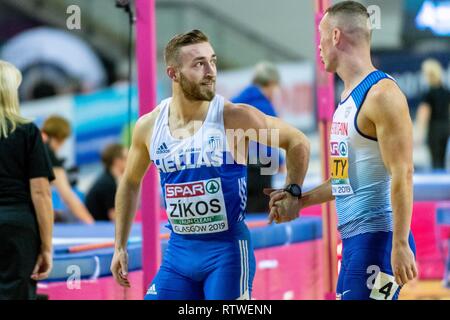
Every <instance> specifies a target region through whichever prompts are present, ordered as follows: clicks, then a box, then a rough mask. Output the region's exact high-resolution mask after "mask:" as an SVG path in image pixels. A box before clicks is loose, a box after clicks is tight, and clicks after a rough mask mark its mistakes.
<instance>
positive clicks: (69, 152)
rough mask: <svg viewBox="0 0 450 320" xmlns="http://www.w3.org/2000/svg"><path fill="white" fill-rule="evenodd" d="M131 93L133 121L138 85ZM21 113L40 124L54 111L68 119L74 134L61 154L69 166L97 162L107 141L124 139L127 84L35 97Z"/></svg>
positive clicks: (126, 116) (136, 110)
mask: <svg viewBox="0 0 450 320" xmlns="http://www.w3.org/2000/svg"><path fill="white" fill-rule="evenodd" d="M132 94H133V103H132V112H131V120H132V122H134V121H136V119H137V115H138V109H137V89H136V88H135V87H133V89H132ZM21 112H22V115H23V116H25V117H28V118H30V119H33V120H34V121H35V123H36V124H37V125H38V126H39V127H41V125H42V123H43V121H44V120H45V119H46V118H47V117H48V116H50V115H53V114H58V115H61V116H63V117H65V118H67V120H69V121H70V123H71V126H72V131H73V134H72V136H71V137H70V139H69V141H68V143H66V144H65V145H64V148H63V150H61V151H60V152H59V156H61V157H64V158H66V159H67V162H66V164H67V165H69V166H70V165H73V164H76V165H84V164H90V163H95V162H99V161H100V153H101V151H102V150H103V148H104V147H105V146H106V145H107V144H109V143H111V142H123V141H122V137H123V131H124V130H126V128H127V126H128V86H127V85H120V86H116V87H112V88H108V89H105V90H102V91H98V92H96V93H93V94H87V95H78V96H63V97H55V98H48V99H41V100H35V101H32V102H27V103H24V104H22V106H21ZM74 162H75V163H74Z"/></svg>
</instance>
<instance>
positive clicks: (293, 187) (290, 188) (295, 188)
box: [283, 183, 302, 199]
mask: <svg viewBox="0 0 450 320" xmlns="http://www.w3.org/2000/svg"><path fill="white" fill-rule="evenodd" d="M283 190H284V191H286V192H288V193H289V194H291V195H292V196H294V197H297V198H298V199H301V197H302V187H300V186H299V185H298V184H295V183H292V184H288V185H287V186H286V187H285V188H284V189H283Z"/></svg>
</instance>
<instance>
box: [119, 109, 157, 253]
mask: <svg viewBox="0 0 450 320" xmlns="http://www.w3.org/2000/svg"><path fill="white" fill-rule="evenodd" d="M152 126H153V117H152V114H149V115H147V116H144V117H142V118H141V119H139V121H138V122H137V123H136V127H135V129H134V132H133V138H132V143H131V148H130V151H129V153H128V158H127V164H126V168H125V172H124V175H123V177H122V178H121V179H120V182H119V186H118V188H117V193H116V200H115V220H116V243H115V246H116V250H126V247H127V241H128V237H129V234H130V229H131V225H132V223H133V218H134V215H135V212H136V207H137V201H138V195H139V189H140V185H141V181H142V178H143V177H144V175H145V172H146V171H147V168H148V166H149V165H150V155H149V151H148V147H147V144H146V142H147V141H148V139H149V135H150V132H151V130H152Z"/></svg>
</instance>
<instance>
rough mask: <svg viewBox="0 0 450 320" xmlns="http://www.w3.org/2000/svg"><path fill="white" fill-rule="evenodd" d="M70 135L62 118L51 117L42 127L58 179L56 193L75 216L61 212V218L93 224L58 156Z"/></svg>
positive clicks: (43, 137) (67, 126) (64, 220)
mask: <svg viewBox="0 0 450 320" xmlns="http://www.w3.org/2000/svg"><path fill="white" fill-rule="evenodd" d="M70 134H71V128H70V124H69V122H68V121H67V120H66V119H64V118H63V117H60V116H51V117H49V118H47V119H46V120H45V122H44V124H43V126H42V139H43V140H44V143H45V145H46V146H47V150H48V153H49V156H50V161H51V163H52V166H53V171H54V173H55V177H56V179H55V181H54V182H53V185H54V186H55V187H56V191H57V193H58V195H59V196H60V197H61V199H62V201H63V202H64V204H65V205H66V206H67V208H68V209H69V210H70V213H71V214H72V215H73V216H71V215H67V212H60V214H62V217H59V218H60V219H61V220H62V221H63V222H73V221H74V218H76V219H77V220H80V221H81V222H84V223H93V222H94V218H93V217H92V215H91V214H90V213H89V211H88V210H87V209H86V207H85V206H84V204H83V202H82V201H81V200H80V198H79V197H78V196H77V195H76V194H75V192H74V190H73V189H72V187H71V185H70V182H69V179H68V177H67V173H66V170H65V169H64V166H63V164H64V161H63V160H61V159H59V158H58V157H57V156H56V153H57V152H58V150H59V149H60V148H61V147H62V146H63V144H64V142H65V141H66V140H67V138H68V137H69V136H70ZM75 221H76V220H75Z"/></svg>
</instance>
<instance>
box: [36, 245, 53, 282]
mask: <svg viewBox="0 0 450 320" xmlns="http://www.w3.org/2000/svg"><path fill="white" fill-rule="evenodd" d="M52 266H53V258H52V251H51V250H49V251H41V253H39V255H38V258H37V261H36V265H35V266H34V269H33V273H32V274H31V279H33V280H36V281H39V280H44V279H47V278H48V275H49V274H50V271H52Z"/></svg>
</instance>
